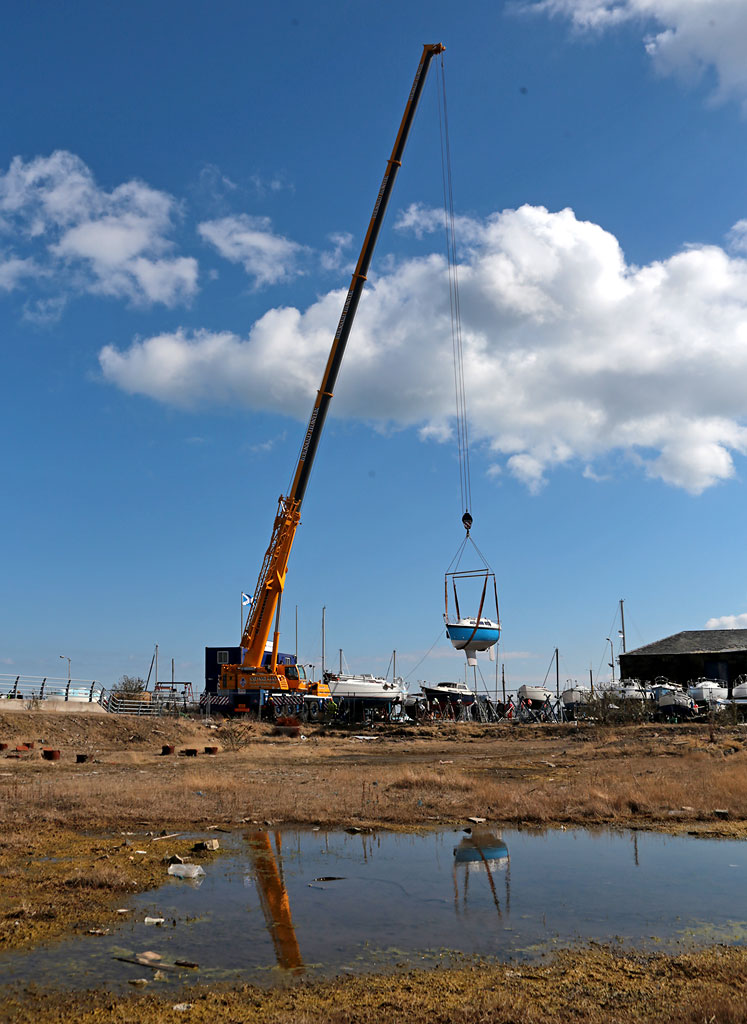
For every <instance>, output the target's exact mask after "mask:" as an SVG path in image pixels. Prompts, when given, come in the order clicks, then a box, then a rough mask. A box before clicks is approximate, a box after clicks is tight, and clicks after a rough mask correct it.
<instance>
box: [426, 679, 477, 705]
mask: <svg viewBox="0 0 747 1024" xmlns="http://www.w3.org/2000/svg"><path fill="white" fill-rule="evenodd" d="M420 688H421V690H422V691H423V693H424V694H425V699H426V700H437V701H439V702H440V701H449V702H450V703H452V704H474V702H475V694H474V692H473V691H472V690H470V688H469V687H468V686H467V684H466V683H462V682H457V683H449V682H445V683H436V685H435V686H426V684H425V683H421V686H420Z"/></svg>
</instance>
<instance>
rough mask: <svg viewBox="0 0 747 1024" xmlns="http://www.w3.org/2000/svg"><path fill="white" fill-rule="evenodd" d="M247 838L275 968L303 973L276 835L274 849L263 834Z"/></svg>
mask: <svg viewBox="0 0 747 1024" xmlns="http://www.w3.org/2000/svg"><path fill="white" fill-rule="evenodd" d="M248 838H249V855H250V857H251V861H252V868H253V869H254V871H253V874H254V881H255V883H256V885H257V892H258V893H259V901H260V903H261V904H262V913H263V914H264V915H265V921H266V922H267V930H268V931H269V933H270V936H271V937H272V944H273V945H274V947H275V954H276V956H277V958H278V965H279V966H280V967H282V968H283V969H284V970H286V971H292V972H293V973H294V974H303V972H304V970H305V967H304V962H303V958H302V957H301V950H300V948H299V945H298V939H297V938H296V930H295V928H294V927H293V918H292V917H291V911H290V903H289V902H288V890H287V889H286V888H285V882H284V881H283V873H282V861H281V859H280V858H281V852H282V839H281V837H280V833H279V832H276V833H275V849H274V850H273V848H272V844H271V843H270V836H269V834H268V833H267V832H252V833H250V835H249V837H248ZM279 864H280V865H281V866H278V865H279Z"/></svg>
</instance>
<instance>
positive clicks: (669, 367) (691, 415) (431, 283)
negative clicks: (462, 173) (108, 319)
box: [100, 206, 747, 494]
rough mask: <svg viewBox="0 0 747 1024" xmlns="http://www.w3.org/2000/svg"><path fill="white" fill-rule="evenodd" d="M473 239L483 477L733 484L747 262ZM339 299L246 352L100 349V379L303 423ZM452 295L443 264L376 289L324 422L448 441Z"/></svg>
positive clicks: (271, 316)
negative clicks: (624, 475)
mask: <svg viewBox="0 0 747 1024" xmlns="http://www.w3.org/2000/svg"><path fill="white" fill-rule="evenodd" d="M426 214H427V212H426V211H421V214H420V217H421V220H423V219H427V217H426ZM432 216H433V217H436V216H437V215H436V214H432ZM468 227H469V230H468V232H467V237H468V238H469V239H470V241H469V243H468V244H467V245H466V246H465V247H464V251H463V255H462V258H461V262H460V267H459V280H460V286H461V311H462V334H463V345H464V367H465V380H466V391H467V400H468V408H469V414H470V420H471V423H470V431H471V437H472V439H473V442H474V443H475V444H476V445H479V446H481V447H482V449H483V452H484V453H486V454H487V457H488V462H490V463H491V465H492V467H493V468H492V470H491V469H490V467H489V471H490V472H492V473H493V474H494V475H496V476H499V475H500V471H501V470H504V471H505V472H507V473H509V474H512V475H513V476H514V477H516V478H518V479H519V480H521V481H522V482H523V483H524V484H525V485H526V486H527V487H528V488H529V489H530V490H533V491H537V490H538V489H539V488H541V486H542V485H543V483H544V481H545V479H546V476H547V473H548V471H550V470H552V469H553V467H557V466H561V465H573V466H577V467H578V470H579V472H583V473H585V475H587V476H590V475H592V474H593V475H603V474H604V473H605V472H607V471H608V470H609V466H608V465H606V462H608V461H609V460H608V458H607V457H608V456H609V455H610V454H611V453H615V455H616V456H617V457H618V460H619V456H620V455H621V454H622V455H623V456H624V457H625V458H627V459H628V460H629V464H630V466H632V467H634V468H636V469H637V470H638V471H641V472H643V473H645V474H646V475H648V476H650V477H652V478H656V479H660V480H663V481H665V482H667V483H669V484H671V485H673V486H676V487H681V488H684V489H686V490H687V491H689V492H691V493H693V494H698V493H700V492H701V491H703V490H705V489H706V488H708V487H710V486H712V485H714V484H716V483H718V482H719V481H724V480H728V479H729V478H731V477H733V476H734V474H735V465H734V456H735V455H738V454H744V453H745V452H747V427H745V412H746V410H747V259H745V258H744V257H743V256H742V255H740V254H739V253H730V252H728V251H727V250H726V249H724V248H721V247H719V246H702V245H701V246H691V247H687V248H684V249H682V250H681V251H678V252H676V253H674V254H673V255H672V256H671V257H670V258H668V259H666V260H661V261H657V262H655V263H651V264H649V265H646V266H643V267H637V266H632V265H630V264H628V263H627V262H626V260H625V257H624V254H623V252H622V250H621V248H620V246H619V244H618V242H617V239H616V238H615V237H614V236H613V235H611V234H610V233H609V232H607V231H605V230H604V229H603V228H602V227H600V226H599V225H597V224H593V223H590V222H586V221H580V220H578V219H577V217H576V216H575V214H574V213H573V211H572V210H569V209H566V210H561V211H558V212H549V211H548V210H546V209H544V208H543V207H532V206H523V207H521V208H520V209H518V210H506V211H504V212H502V213H495V214H493V215H492V216H490V217H488V218H487V219H485V220H480V221H478V220H474V221H472V222H470V224H469V226H468ZM344 296H345V292H344V291H342V290H338V291H332V292H329V293H327V294H326V295H323V296H321V297H320V298H319V299H318V300H317V301H316V302H314V303H313V304H312V305H310V306H309V307H308V308H307V309H306V310H304V311H301V310H299V309H295V308H291V307H285V308H277V309H271V310H269V311H268V312H266V313H265V314H264V315H263V316H262V317H260V319H259V320H257V321H256V322H255V323H254V325H253V326H252V328H251V330H250V332H249V334H248V336H246V337H239V336H237V335H235V334H232V333H230V332H213V331H207V330H203V331H197V332H192V333H189V332H187V331H183V330H178V331H174V332H170V333H166V334H160V335H156V336H154V337H151V338H145V339H141V340H137V341H136V342H135V343H133V344H132V345H131V346H130V347H129V348H126V349H124V350H119V349H117V348H115V347H113V346H107V347H106V348H104V349H103V350H102V352H101V353H100V361H101V367H102V370H103V373H104V376H105V377H106V378H107V379H108V380H109V381H111V382H112V383H114V384H116V385H118V386H119V387H121V388H123V389H125V390H126V391H129V392H132V393H138V394H144V395H149V396H151V397H153V398H155V399H158V400H161V401H164V402H169V403H172V404H177V405H182V406H187V407H188V406H192V405H194V404H195V403H198V402H201V401H202V402H205V401H207V402H216V403H221V404H225V403H230V404H245V405H248V406H251V407H253V408H256V409H263V410H275V411H278V412H282V413H287V411H288V410H289V409H296V410H298V414H299V417H304V416H305V415H306V412H307V410H308V408H309V406H310V402H311V401H312V400H313V397H314V395H315V393H316V389H317V388H318V386H319V380H320V377H321V372H322V369H323V366H324V363H325V361H326V359H327V354H328V351H329V346H330V341H331V337H332V335H333V333H334V330H335V327H336V325H337V320H338V318H339V314H340V309H341V307H342V303H343V301H344ZM448 296H449V289H448V280H447V268H446V266H445V262H444V259H443V257H442V256H441V255H438V254H433V255H429V256H426V257H422V258H418V259H410V260H406V261H402V262H400V263H399V264H394V265H392V266H391V268H390V269H388V270H387V272H386V273H382V274H380V275H379V276H378V277H373V278H372V280H371V281H370V282H369V286H368V288H367V290H366V291H365V292H364V294H363V299H362V301H361V304H360V309H359V311H358V318H357V320H356V324H355V328H354V331H353V334H352V336H351V341H350V345H349V348H348V351H347V354H346V357H345V364H344V366H343V369H342V372H341V375H340V380H339V381H338V385H337V389H336V394H335V401H334V403H333V405H332V411H333V414H334V415H337V416H343V417H350V418H358V419H361V420H365V421H378V422H380V423H384V424H390V425H394V426H399V427H416V428H418V429H419V430H420V431H421V436H422V437H423V438H425V439H428V438H430V439H433V440H436V441H443V440H446V439H447V438H449V437H450V436H451V430H452V425H453V409H454V394H453V374H452V370H451V366H452V353H451V346H452V343H451V331H450V323H451V321H450V311H449V298H448Z"/></svg>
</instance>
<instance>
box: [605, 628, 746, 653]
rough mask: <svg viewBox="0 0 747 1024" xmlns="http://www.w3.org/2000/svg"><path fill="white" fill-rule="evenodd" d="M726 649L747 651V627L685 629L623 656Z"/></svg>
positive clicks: (710, 651)
mask: <svg viewBox="0 0 747 1024" xmlns="http://www.w3.org/2000/svg"><path fill="white" fill-rule="evenodd" d="M725 651H747V629H685V630H683V631H682V632H681V633H675V634H674V635H673V636H667V637H664V639H663V640H656V641H655V642H654V643H652V644H646V645H645V647H637V648H636V649H635V650H634V651H626V652H625V654H623V655H621V657H623V658H625V657H627V656H628V655H636V654H642V655H648V654H721V653H723V652H725Z"/></svg>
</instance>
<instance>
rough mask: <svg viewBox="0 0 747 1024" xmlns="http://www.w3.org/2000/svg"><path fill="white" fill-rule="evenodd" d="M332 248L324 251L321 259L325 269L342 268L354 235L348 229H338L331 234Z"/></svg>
mask: <svg viewBox="0 0 747 1024" xmlns="http://www.w3.org/2000/svg"><path fill="white" fill-rule="evenodd" d="M329 241H330V243H331V244H332V248H331V249H330V250H328V251H327V252H323V253H322V254H321V256H320V261H321V264H322V269H323V270H329V271H335V270H341V269H342V267H343V266H344V264H345V262H346V260H347V258H348V257H347V253H348V250H349V249H350V246H351V245H352V244H353V236H352V235H351V234H350V233H349V232H348V231H338V232H335V233H333V234H331V235H330V236H329Z"/></svg>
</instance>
